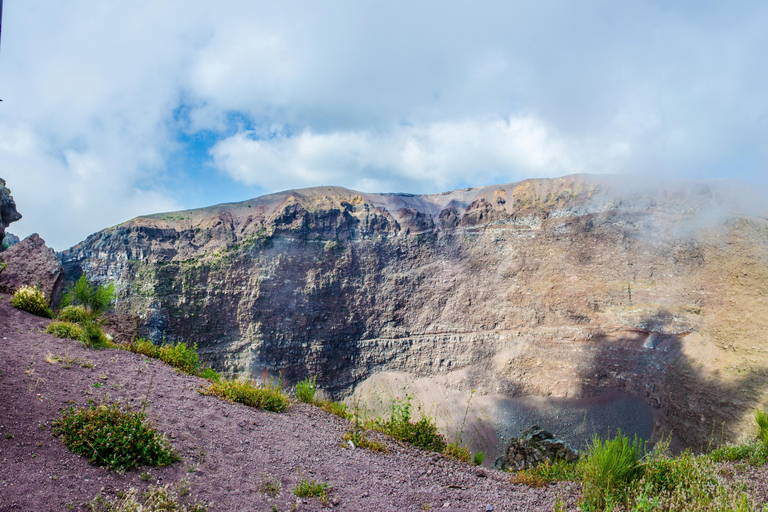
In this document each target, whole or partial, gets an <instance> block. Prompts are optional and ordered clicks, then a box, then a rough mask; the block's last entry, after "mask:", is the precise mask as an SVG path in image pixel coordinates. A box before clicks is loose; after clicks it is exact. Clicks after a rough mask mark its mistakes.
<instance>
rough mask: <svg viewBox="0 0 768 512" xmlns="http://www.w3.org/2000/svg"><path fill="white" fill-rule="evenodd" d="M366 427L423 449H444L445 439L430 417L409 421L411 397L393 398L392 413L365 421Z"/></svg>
mask: <svg viewBox="0 0 768 512" xmlns="http://www.w3.org/2000/svg"><path fill="white" fill-rule="evenodd" d="M366 427H369V428H371V429H373V430H378V431H380V432H383V433H384V434H387V435H389V436H391V437H394V438H395V439H397V440H398V441H403V442H405V443H410V444H412V445H414V446H418V447H419V448H423V449H425V450H432V451H436V452H443V450H445V446H446V444H445V439H444V438H443V435H442V434H440V433H439V432H438V430H437V426H435V424H434V423H433V421H432V418H429V417H427V416H422V417H421V418H419V419H418V420H417V421H415V422H412V421H411V397H406V398H405V399H404V400H394V401H393V402H392V413H391V414H390V416H389V418H388V419H387V420H382V419H380V418H376V419H374V420H371V421H369V422H367V423H366Z"/></svg>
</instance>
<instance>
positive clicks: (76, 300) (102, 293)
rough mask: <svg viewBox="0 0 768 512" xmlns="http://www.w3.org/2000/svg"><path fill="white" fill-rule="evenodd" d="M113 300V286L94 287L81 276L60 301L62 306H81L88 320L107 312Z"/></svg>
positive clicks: (94, 285)
mask: <svg viewBox="0 0 768 512" xmlns="http://www.w3.org/2000/svg"><path fill="white" fill-rule="evenodd" d="M114 299H115V285H114V284H112V283H110V284H108V285H96V284H93V283H91V282H89V281H88V278H86V277H85V275H81V276H80V279H78V280H77V281H76V282H75V284H73V285H72V287H70V288H69V290H67V293H65V294H64V297H63V299H62V304H63V305H64V306H68V305H70V304H79V305H81V306H83V308H84V309H85V311H86V312H87V315H88V316H89V317H90V318H93V319H95V318H98V317H99V316H101V314H102V313H104V312H106V311H107V310H109V307H110V305H111V304H112V301H113V300H114Z"/></svg>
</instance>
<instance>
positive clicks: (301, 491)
mask: <svg viewBox="0 0 768 512" xmlns="http://www.w3.org/2000/svg"><path fill="white" fill-rule="evenodd" d="M328 490H330V487H329V486H328V484H327V483H325V482H318V481H317V480H307V479H306V478H302V479H301V481H300V482H299V483H298V484H297V485H296V487H294V488H293V494H295V495H296V496H298V497H299V498H310V497H312V496H319V497H320V499H321V501H322V500H323V498H324V497H325V496H326V492H327V491H328Z"/></svg>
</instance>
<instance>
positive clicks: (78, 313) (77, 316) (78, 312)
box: [56, 306, 88, 323]
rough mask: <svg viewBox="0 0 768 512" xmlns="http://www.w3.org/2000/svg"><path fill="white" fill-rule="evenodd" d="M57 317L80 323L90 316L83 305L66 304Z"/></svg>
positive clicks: (65, 320)
mask: <svg viewBox="0 0 768 512" xmlns="http://www.w3.org/2000/svg"><path fill="white" fill-rule="evenodd" d="M56 317H57V318H58V319H59V320H62V321H64V322H74V323H80V322H85V320H86V319H87V318H88V312H87V311H86V310H85V308H84V307H83V306H66V307H65V308H63V309H62V310H61V311H59V314H58V315H56Z"/></svg>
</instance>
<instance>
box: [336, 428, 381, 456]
mask: <svg viewBox="0 0 768 512" xmlns="http://www.w3.org/2000/svg"><path fill="white" fill-rule="evenodd" d="M341 439H342V441H352V443H353V444H354V445H355V446H356V447H357V448H363V449H365V450H370V451H372V452H375V453H389V450H387V447H386V446H384V445H383V444H381V443H380V442H378V441H374V440H373V439H369V438H368V436H367V435H365V432H364V431H363V430H357V431H355V430H354V429H353V430H351V431H349V432H347V433H346V434H344V435H343V436H341Z"/></svg>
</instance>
